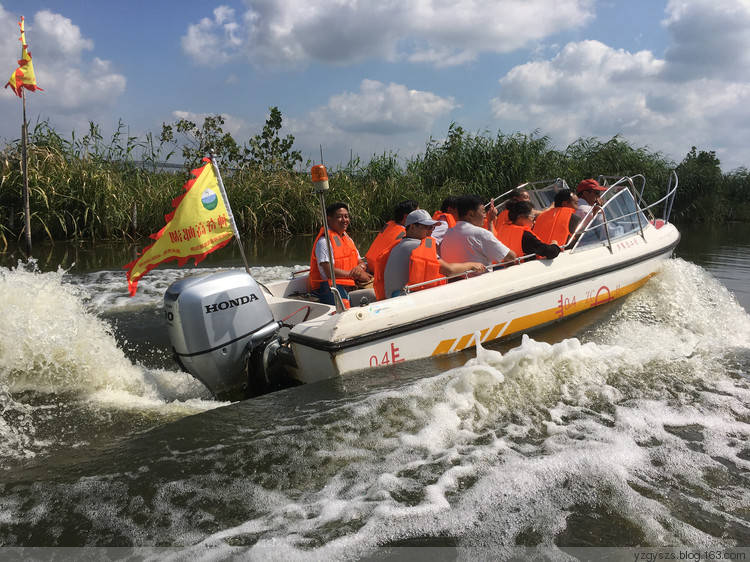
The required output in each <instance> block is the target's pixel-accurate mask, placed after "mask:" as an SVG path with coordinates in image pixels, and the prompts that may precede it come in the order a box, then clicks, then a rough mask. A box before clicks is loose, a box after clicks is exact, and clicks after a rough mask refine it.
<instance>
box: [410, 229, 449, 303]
mask: <svg viewBox="0 0 750 562" xmlns="http://www.w3.org/2000/svg"><path fill="white" fill-rule="evenodd" d="M431 279H439V280H438V281H436V282H435V283H430V284H429V285H422V286H421V287H416V288H414V289H411V290H412V291H421V290H422V289H429V288H430V287H436V286H438V285H445V283H446V281H445V277H443V276H442V275H440V262H439V261H438V257H437V241H436V240H435V239H434V238H433V237H432V236H428V237H427V238H425V239H424V240H422V243H421V244H420V245H419V246H417V247H416V248H414V249H413V250H412V252H411V258H410V260H409V285H413V284H415V283H423V282H425V281H430V280H431Z"/></svg>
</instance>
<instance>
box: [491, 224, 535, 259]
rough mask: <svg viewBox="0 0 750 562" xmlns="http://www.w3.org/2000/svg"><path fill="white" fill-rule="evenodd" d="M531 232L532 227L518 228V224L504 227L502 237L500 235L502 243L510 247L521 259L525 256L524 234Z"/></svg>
mask: <svg viewBox="0 0 750 562" xmlns="http://www.w3.org/2000/svg"><path fill="white" fill-rule="evenodd" d="M527 230H528V231H529V232H531V227H530V226H518V225H516V224H506V225H505V226H504V227H503V230H502V235H498V239H499V240H500V242H502V243H503V244H505V245H506V246H508V248H510V249H511V250H512V251H513V252H515V254H516V256H518V257H519V258H520V257H521V256H523V255H524V251H523V242H522V241H523V233H524V232H526V231H527Z"/></svg>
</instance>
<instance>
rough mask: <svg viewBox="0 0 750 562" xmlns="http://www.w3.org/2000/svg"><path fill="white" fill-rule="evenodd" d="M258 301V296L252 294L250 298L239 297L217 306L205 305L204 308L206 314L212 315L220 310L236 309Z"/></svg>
mask: <svg viewBox="0 0 750 562" xmlns="http://www.w3.org/2000/svg"><path fill="white" fill-rule="evenodd" d="M257 300H258V297H257V296H256V295H253V294H250V295H249V296H247V295H245V296H244V297H239V298H236V299H229V300H228V301H221V302H217V303H215V304H206V305H203V308H205V309H206V314H210V313H212V312H218V311H220V310H227V309H229V308H234V307H236V306H242V305H243V304H247V303H249V302H253V301H257Z"/></svg>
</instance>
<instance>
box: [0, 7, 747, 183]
mask: <svg viewBox="0 0 750 562" xmlns="http://www.w3.org/2000/svg"><path fill="white" fill-rule="evenodd" d="M21 15H24V16H25V17H26V31H27V40H28V42H29V47H30V50H31V52H32V54H33V57H34V66H35V70H36V73H37V78H38V83H39V85H40V86H41V87H42V88H44V89H45V91H44V92H37V93H33V94H31V95H29V96H28V97H27V104H28V106H27V112H28V115H29V119H30V121H32V122H33V121H35V120H36V119H37V118H39V117H41V118H42V119H45V118H48V119H49V120H50V121H51V123H52V124H53V126H54V127H55V128H56V129H57V130H58V131H60V132H64V133H66V134H68V133H69V132H70V131H71V130H73V129H76V130H79V131H81V130H85V129H86V125H87V123H88V122H89V121H94V122H96V123H98V124H99V125H100V126H101V127H102V129H103V130H104V131H105V132H111V131H112V129H113V128H114V127H115V125H116V124H117V121H118V119H122V120H123V121H124V123H125V124H126V125H128V127H129V132H130V134H131V135H138V136H143V135H144V134H145V133H146V132H148V131H151V132H154V133H157V134H158V132H159V131H160V130H161V124H162V123H164V122H167V123H170V122H173V121H175V120H176V119H178V118H180V117H188V118H190V119H192V120H194V121H196V122H202V119H203V116H205V115H207V114H216V113H220V114H222V115H223V116H224V117H225V120H226V126H225V128H226V129H227V130H229V131H230V132H232V134H233V135H234V136H235V138H236V139H237V140H238V141H240V142H242V141H245V140H247V139H248V138H250V137H251V136H253V135H255V134H257V133H259V132H260V129H261V128H262V126H263V123H264V122H265V119H266V118H267V116H268V108H269V106H278V107H279V109H280V110H281V112H282V114H283V117H284V129H283V130H282V134H289V133H291V134H293V135H294V136H295V138H296V141H295V148H297V149H299V150H301V151H302V152H303V155H304V156H305V158H310V159H314V160H317V159H318V158H319V156H318V155H319V148H318V147H319V145H322V146H323V151H324V158H325V160H326V163H327V164H329V165H336V164H337V163H340V162H346V161H347V160H348V158H349V153H350V150H351V151H353V152H354V154H357V155H359V156H360V157H361V158H362V159H363V160H367V159H369V157H370V156H371V155H372V154H375V153H377V154H382V153H383V152H384V151H385V152H388V151H391V152H396V153H397V154H398V155H400V156H401V157H403V158H408V157H410V156H412V155H414V154H417V153H421V152H423V151H424V148H425V143H426V141H427V140H428V139H429V138H430V137H433V138H436V139H440V138H443V137H444V136H445V135H446V133H447V130H448V126H449V124H450V123H451V122H456V123H458V124H459V125H461V126H462V127H463V128H464V129H465V130H467V131H470V132H480V131H489V132H490V133H491V134H495V133H496V132H497V131H498V130H501V131H503V132H504V133H514V132H519V131H520V132H524V133H530V132H532V131H539V132H540V133H541V134H546V135H549V136H550V138H551V139H552V141H553V143H554V145H555V146H556V147H558V148H564V147H565V146H567V144H568V143H570V142H572V141H573V140H575V139H577V138H579V137H590V136H593V137H599V138H602V139H609V138H611V137H612V136H614V135H616V134H621V135H623V137H624V138H625V139H627V140H628V141H630V142H631V143H633V144H635V145H636V146H646V147H648V148H649V149H651V150H654V151H660V152H662V153H664V154H665V155H667V156H668V157H670V158H672V159H673V160H675V161H677V162H679V161H680V160H681V159H682V158H683V157H684V155H685V154H686V153H687V152H688V150H689V149H690V147H691V146H693V145H695V146H697V147H698V148H699V149H702V150H715V151H716V153H717V155H718V156H719V158H720V159H721V162H722V167H723V168H724V169H725V170H731V169H734V168H736V167H739V166H744V165H748V166H750V110H749V109H748V108H750V103H748V102H750V65H749V64H748V62H750V61H749V60H748V58H750V3H748V2H747V1H741V0H721V1H716V0H690V1H687V0H669V1H666V0H664V1H661V0H629V1H614V0H599V1H595V0H497V1H495V2H489V1H487V2H479V1H471V0H450V1H448V0H419V1H409V0H400V1H392V0H379V1H378V2H372V1H371V0H368V1H361V0H337V1H332V0H325V1H323V0H283V1H281V0H279V1H273V0H245V1H218V2H213V3H212V2H210V1H206V0H202V1H201V2H197V1H193V0H185V1H181V2H167V1H159V0H156V1H151V2H143V1H140V0H133V1H130V2H127V3H124V2H117V3H115V2H108V1H102V2H91V1H85V2H84V1H71V0H68V1H65V0H62V1H47V2H38V1H27V2H10V1H7V0H0V61H5V63H3V64H4V65H5V67H6V70H5V71H4V72H6V74H7V75H8V76H10V73H11V71H12V70H13V69H14V68H15V60H16V59H17V58H18V56H19V54H20V52H19V43H18V41H17V38H18V32H17V30H18V28H17V21H18V18H19V16H21ZM1 68H2V64H0V69H1ZM6 79H7V78H5V77H4V78H3V80H6ZM0 112H1V114H2V119H0V137H2V138H4V139H14V138H17V137H18V130H19V128H20V127H19V125H20V119H21V105H20V102H19V100H18V99H17V98H16V97H15V96H14V95H13V94H12V93H11V92H10V90H9V89H6V90H2V91H0ZM602 172H603V173H609V172H612V171H610V170H606V171H605V170H603V171H602ZM529 179H534V178H529Z"/></svg>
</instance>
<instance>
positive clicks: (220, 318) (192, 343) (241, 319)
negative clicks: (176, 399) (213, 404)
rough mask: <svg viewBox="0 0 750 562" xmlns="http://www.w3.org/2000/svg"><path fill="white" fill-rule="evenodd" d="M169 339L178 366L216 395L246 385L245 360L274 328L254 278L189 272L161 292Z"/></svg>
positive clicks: (236, 273) (232, 273)
mask: <svg viewBox="0 0 750 562" xmlns="http://www.w3.org/2000/svg"><path fill="white" fill-rule="evenodd" d="M164 313H165V316H166V320H167V326H168V330H169V339H170V340H171V342H172V348H173V349H174V352H175V358H176V359H177V361H178V362H179V363H180V365H181V366H182V367H183V368H184V369H185V370H186V371H187V372H189V373H190V374H191V375H193V376H194V377H195V378H197V379H198V380H200V381H201V382H202V383H203V384H204V385H206V387H208V389H209V390H210V391H211V392H212V393H213V394H214V395H215V396H226V395H228V394H231V393H234V392H236V391H239V390H243V389H244V388H246V386H247V384H248V373H247V369H246V363H247V362H248V357H249V356H250V354H251V353H253V351H254V350H255V351H260V352H261V353H262V351H263V348H264V347H265V346H266V345H267V344H268V342H269V341H271V340H272V339H273V338H274V337H275V336H276V334H277V333H278V331H279V323H278V322H277V321H276V320H274V317H273V313H272V311H271V308H270V307H269V305H268V302H267V301H266V299H265V296H264V295H263V291H262V290H261V288H260V286H259V285H258V283H257V282H256V281H255V279H253V278H252V276H251V275H249V274H248V273H247V272H245V271H225V272H221V273H212V274H208V275H201V276H194V277H188V278H186V279H181V280H180V281H176V282H175V283H172V285H170V286H169V288H168V289H167V292H166V293H165V295H164Z"/></svg>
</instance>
